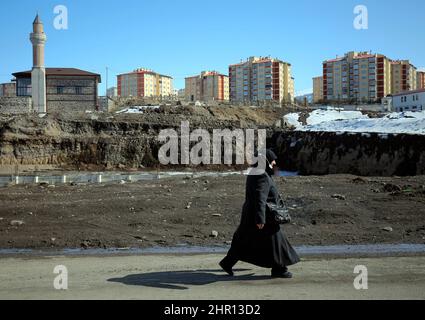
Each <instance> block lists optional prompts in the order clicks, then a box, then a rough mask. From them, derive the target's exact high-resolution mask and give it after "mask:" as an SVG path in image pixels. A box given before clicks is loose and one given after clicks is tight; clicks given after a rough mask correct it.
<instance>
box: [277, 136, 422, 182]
mask: <svg viewBox="0 0 425 320" xmlns="http://www.w3.org/2000/svg"><path fill="white" fill-rule="evenodd" d="M273 143H274V144H275V145H276V148H277V150H278V153H279V155H280V159H281V163H280V166H281V167H282V168H285V169H286V170H290V171H298V172H299V173H300V174H302V175H325V174H338V173H347V174H355V175H361V176H393V175H397V176H414V175H423V174H425V136H423V135H407V134H377V133H371V134H369V133H363V134H357V133H332V132H280V133H276V134H275V135H274V137H273Z"/></svg>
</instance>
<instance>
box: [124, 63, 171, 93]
mask: <svg viewBox="0 0 425 320" xmlns="http://www.w3.org/2000/svg"><path fill="white" fill-rule="evenodd" d="M117 83H118V96H120V97H169V96H171V95H172V94H173V78H172V77H170V76H166V75H161V74H158V73H156V72H153V71H152V70H148V69H136V70H134V71H133V72H130V73H126V74H120V75H118V76H117Z"/></svg>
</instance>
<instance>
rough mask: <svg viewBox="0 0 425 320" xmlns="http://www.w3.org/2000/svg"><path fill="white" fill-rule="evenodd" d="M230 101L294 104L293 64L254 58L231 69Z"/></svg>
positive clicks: (230, 67) (232, 66) (231, 66)
mask: <svg viewBox="0 0 425 320" xmlns="http://www.w3.org/2000/svg"><path fill="white" fill-rule="evenodd" d="M229 78H230V100H231V101H236V102H256V101H275V102H279V103H282V102H288V103H289V102H293V101H294V94H295V87H294V78H293V77H292V71H291V64H289V63H287V62H284V61H281V60H278V59H273V58H269V57H267V58H264V57H251V58H249V59H248V60H246V61H245V62H241V63H238V64H233V65H230V66H229Z"/></svg>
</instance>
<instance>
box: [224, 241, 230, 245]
mask: <svg viewBox="0 0 425 320" xmlns="http://www.w3.org/2000/svg"><path fill="white" fill-rule="evenodd" d="M224 243H225V244H227V245H231V244H232V241H226V242H224Z"/></svg>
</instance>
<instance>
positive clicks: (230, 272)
mask: <svg viewBox="0 0 425 320" xmlns="http://www.w3.org/2000/svg"><path fill="white" fill-rule="evenodd" d="M220 267H221V268H222V269H223V270H224V271H226V272H227V274H228V275H229V276H231V277H233V275H234V274H233V270H232V267H230V266H228V265H226V263H225V262H224V260H222V261H221V262H220Z"/></svg>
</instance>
